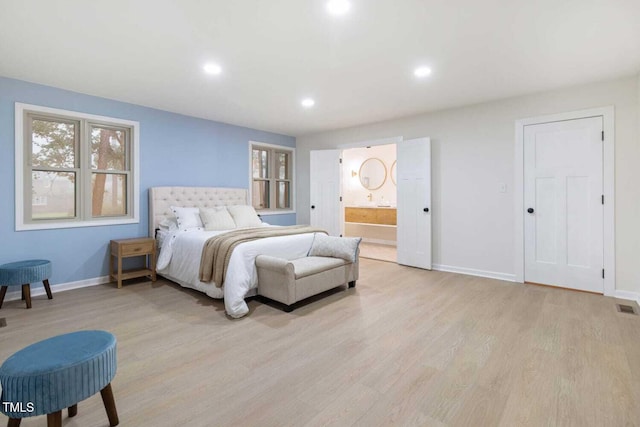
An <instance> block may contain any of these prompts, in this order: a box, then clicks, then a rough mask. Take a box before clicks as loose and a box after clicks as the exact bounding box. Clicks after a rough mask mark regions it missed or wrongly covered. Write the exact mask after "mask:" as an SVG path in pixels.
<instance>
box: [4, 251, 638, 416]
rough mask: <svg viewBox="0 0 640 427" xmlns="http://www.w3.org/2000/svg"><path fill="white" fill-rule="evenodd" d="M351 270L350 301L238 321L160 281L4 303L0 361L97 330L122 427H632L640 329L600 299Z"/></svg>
mask: <svg viewBox="0 0 640 427" xmlns="http://www.w3.org/2000/svg"><path fill="white" fill-rule="evenodd" d="M361 263H362V264H361V279H360V280H359V281H358V286H357V287H356V288H355V289H349V290H344V288H343V289H341V290H340V291H339V292H334V293H332V294H330V295H328V296H326V295H325V297H324V298H322V299H319V300H317V301H315V302H313V303H310V304H308V305H306V306H304V307H301V308H299V309H297V310H295V311H294V312H292V313H290V314H287V313H284V312H282V311H280V310H278V309H276V308H274V307H271V306H269V305H265V304H263V303H260V302H258V301H252V302H250V304H249V306H250V309H251V312H250V314H249V315H248V317H246V318H244V319H241V320H230V319H228V318H227V317H226V316H225V314H224V310H223V304H222V302H220V301H214V300H211V299H209V298H207V297H204V296H202V295H201V294H199V293H197V292H193V291H187V290H183V289H182V288H179V287H177V286H176V285H173V284H170V283H169V282H166V281H163V280H159V281H158V282H157V283H156V284H154V285H153V286H152V285H151V284H150V283H148V282H143V283H138V284H133V285H125V287H124V288H123V289H120V290H118V289H115V288H114V286H96V287H92V288H85V289H80V290H76V291H69V292H64V293H59V294H54V299H53V300H52V301H48V300H46V297H36V298H34V301H33V309H31V310H25V309H24V308H23V304H22V302H21V301H9V302H6V303H5V305H4V306H3V308H2V309H0V317H6V318H7V322H8V326H7V327H5V328H0V360H4V359H5V358H7V357H8V356H9V355H10V354H12V353H13V352H14V351H17V350H18V349H20V348H22V347H24V346H26V345H27V344H29V343H32V342H34V341H36V340H40V339H44V338H46V337H49V336H51V335H54V334H59V333H63V332H69V331H74V330H78V329H91V328H99V329H105V330H108V331H111V332H112V333H114V334H115V335H116V336H117V338H118V364H119V366H118V373H117V375H116V378H115V380H114V382H113V391H114V393H115V398H116V403H117V407H118V412H119V415H120V421H121V422H120V425H122V426H136V427H137V426H154V427H155V426H227V425H238V426H253V425H255V426H261V427H262V426H319V425H335V426H351V425H355V426H366V427H369V426H386V425H427V426H443V425H450V426H467V425H472V426H491V425H500V426H521V425H531V426H542V425H544V426H547V425H551V426H553V425H567V426H574V425H575V426H627V425H636V424H640V411H639V408H638V405H640V317H639V316H633V315H629V314H623V313H619V312H618V311H616V308H615V302H616V301H615V300H614V299H612V298H605V297H601V296H597V295H591V294H587V293H580V292H571V291H566V290H559V289H552V288H543V287H537V286H532V285H519V284H513V283H507V282H501V281H497V280H490V279H482V278H475V277H470V276H463V275H457V274H451V273H442V272H428V271H422V270H418V269H412V268H407V267H401V266H398V265H396V264H392V263H388V262H379V261H371V260H366V259H363V260H362V261H361ZM78 409H79V412H78V415H77V416H76V417H75V418H72V419H68V418H66V413H65V415H64V417H65V418H64V419H63V425H65V426H78V427H79V426H83V427H84V426H107V425H108V423H107V417H106V415H105V412H104V408H103V407H102V401H101V400H100V396H99V394H98V395H96V396H94V397H91V398H89V399H88V400H86V401H85V402H82V403H80V405H78ZM4 423H6V418H4V417H1V416H0V425H3V424H4ZM22 425H23V426H44V425H46V417H37V418H31V419H25V420H24V421H23V424H22Z"/></svg>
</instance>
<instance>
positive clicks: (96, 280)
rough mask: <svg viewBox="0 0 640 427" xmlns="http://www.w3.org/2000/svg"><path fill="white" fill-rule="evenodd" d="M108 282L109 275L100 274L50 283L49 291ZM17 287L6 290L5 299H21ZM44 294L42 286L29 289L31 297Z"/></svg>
mask: <svg viewBox="0 0 640 427" xmlns="http://www.w3.org/2000/svg"><path fill="white" fill-rule="evenodd" d="M110 282H111V280H110V279H109V276H101V277H94V278H92V279H84V280H78V281H75V282H67V283H58V284H57V285H51V292H52V293H58V292H64V291H70V290H72V289H80V288H88V287H89V286H97V285H104V284H105V283H110ZM18 289H19V290H17V291H12V292H7V295H6V296H5V301H15V300H19V299H21V298H22V289H21V288H20V286H18ZM45 294H46V292H45V290H44V287H39V288H35V290H34V289H33V288H32V290H31V296H32V297H37V296H40V295H45Z"/></svg>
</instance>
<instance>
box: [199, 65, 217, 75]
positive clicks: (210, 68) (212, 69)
mask: <svg viewBox="0 0 640 427" xmlns="http://www.w3.org/2000/svg"><path fill="white" fill-rule="evenodd" d="M202 68H203V69H204V72H205V73H207V74H214V75H218V74H220V73H221V72H222V67H220V66H219V65H218V64H214V63H211V62H210V63H208V64H205V66H204V67H202Z"/></svg>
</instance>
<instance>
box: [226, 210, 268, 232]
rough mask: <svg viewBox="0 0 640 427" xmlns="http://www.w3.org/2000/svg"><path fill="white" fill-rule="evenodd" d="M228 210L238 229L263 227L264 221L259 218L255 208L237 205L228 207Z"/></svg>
mask: <svg viewBox="0 0 640 427" xmlns="http://www.w3.org/2000/svg"><path fill="white" fill-rule="evenodd" d="M227 210H228V211H229V213H230V214H231V216H232V217H233V220H234V221H235V222H236V226H237V227H238V228H241V227H261V226H262V221H260V218H259V217H258V213H257V212H256V210H255V209H254V208H253V206H248V205H236V206H227Z"/></svg>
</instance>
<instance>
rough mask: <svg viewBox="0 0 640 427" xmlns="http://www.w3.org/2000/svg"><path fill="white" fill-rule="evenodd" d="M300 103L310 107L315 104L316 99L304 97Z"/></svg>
mask: <svg viewBox="0 0 640 427" xmlns="http://www.w3.org/2000/svg"><path fill="white" fill-rule="evenodd" d="M301 104H302V106H303V107H304V108H311V107H313V106H314V105H316V101H314V100H313V99H311V98H305V99H303V100H302V102H301Z"/></svg>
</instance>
